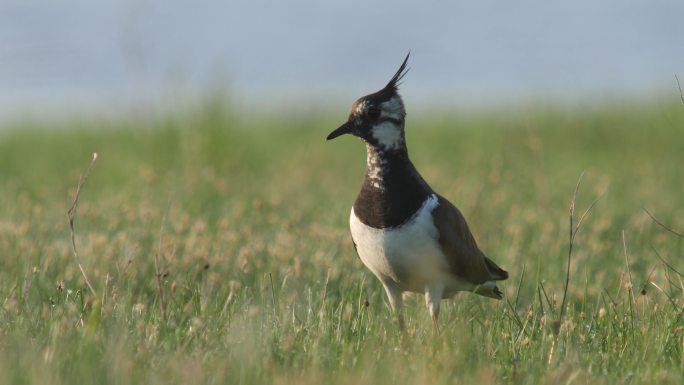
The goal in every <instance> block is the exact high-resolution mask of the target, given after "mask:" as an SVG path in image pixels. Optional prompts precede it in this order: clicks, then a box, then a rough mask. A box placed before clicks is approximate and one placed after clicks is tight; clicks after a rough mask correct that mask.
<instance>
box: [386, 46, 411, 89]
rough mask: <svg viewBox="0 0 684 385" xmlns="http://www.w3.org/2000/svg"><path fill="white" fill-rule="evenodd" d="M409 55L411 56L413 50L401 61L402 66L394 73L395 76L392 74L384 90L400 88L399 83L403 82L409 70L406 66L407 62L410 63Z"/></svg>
mask: <svg viewBox="0 0 684 385" xmlns="http://www.w3.org/2000/svg"><path fill="white" fill-rule="evenodd" d="M409 56H411V51H409V53H408V54H406V58H405V59H404V62H403V63H401V67H399V69H398V70H397V72H396V73H395V74H394V76H392V79H391V80H390V81H389V83H387V85H386V86H385V88H384V91H390V92H397V90H399V85H400V84H401V79H402V78H403V77H404V75H406V73H407V72H408V68H406V64H407V63H408V59H409Z"/></svg>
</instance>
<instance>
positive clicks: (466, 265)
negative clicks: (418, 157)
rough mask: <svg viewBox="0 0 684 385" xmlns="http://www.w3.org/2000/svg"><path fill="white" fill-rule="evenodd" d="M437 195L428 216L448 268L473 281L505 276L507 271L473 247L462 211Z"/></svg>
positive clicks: (484, 280) (498, 278) (473, 241)
mask: <svg viewBox="0 0 684 385" xmlns="http://www.w3.org/2000/svg"><path fill="white" fill-rule="evenodd" d="M437 197H438V199H439V205H437V207H435V209H434V210H433V211H432V216H433V219H434V222H435V226H436V227H437V231H438V233H439V239H438V241H439V245H440V247H441V248H442V252H443V253H444V255H445V256H446V258H447V262H448V263H449V268H450V270H451V272H452V273H453V274H455V275H457V276H459V277H461V278H463V279H465V280H466V281H468V282H470V283H472V284H475V285H479V284H482V283H484V282H487V281H491V280H504V279H506V278H508V272H506V271H505V270H503V269H502V268H500V267H499V266H497V265H496V263H494V262H493V261H492V260H491V259H489V258H487V256H486V255H484V253H483V252H482V251H480V249H479V247H477V243H476V242H475V238H474V237H473V234H472V233H471V232H470V229H469V228H468V224H467V223H466V221H465V218H463V214H461V212H460V211H459V210H458V209H457V208H456V207H455V206H454V205H453V204H451V202H449V201H448V200H446V199H444V198H443V197H442V196H439V195H438V196H437Z"/></svg>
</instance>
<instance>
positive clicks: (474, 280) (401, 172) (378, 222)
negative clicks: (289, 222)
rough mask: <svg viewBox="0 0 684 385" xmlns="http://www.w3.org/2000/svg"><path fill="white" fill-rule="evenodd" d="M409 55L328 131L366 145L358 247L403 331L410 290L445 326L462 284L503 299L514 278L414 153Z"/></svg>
mask: <svg viewBox="0 0 684 385" xmlns="http://www.w3.org/2000/svg"><path fill="white" fill-rule="evenodd" d="M409 55H410V53H409ZM409 55H406V59H404V62H403V63H402V64H401V67H399V70H398V71H397V72H396V73H395V74H394V76H393V77H392V79H391V80H390V81H389V83H387V85H386V86H385V87H384V88H383V89H381V90H380V91H378V92H376V93H373V94H370V95H366V96H364V97H362V98H360V99H358V100H357V101H356V102H354V104H353V105H352V109H351V113H350V114H349V119H348V120H347V122H345V123H344V124H343V125H341V126H340V127H339V128H337V129H336V130H334V131H333V132H331V133H330V134H329V135H328V137H327V140H330V139H334V138H337V137H338V136H340V135H343V134H352V135H354V136H356V137H359V138H361V140H363V141H364V142H365V144H366V174H365V176H364V179H363V185H362V186H361V191H360V192H359V195H358V196H357V197H356V201H355V202H354V205H353V206H352V209H351V215H350V217H349V227H350V228H351V236H352V241H353V243H354V248H355V249H356V252H357V253H358V255H359V257H360V258H361V261H362V262H363V264H364V265H366V267H367V268H368V269H369V270H370V271H371V272H373V274H374V275H375V276H376V277H377V278H378V279H379V280H380V282H381V283H382V285H383V286H384V288H385V292H386V293H387V297H389V302H390V305H391V307H392V309H393V310H394V312H395V313H396V314H397V317H398V321H399V327H400V328H401V329H402V330H403V329H404V317H403V311H402V308H403V299H402V293H404V292H415V293H423V294H424V295H425V303H426V305H427V308H428V311H429V312H430V317H431V318H432V320H433V321H434V322H435V325H437V318H438V316H439V305H440V301H441V300H442V299H444V298H451V297H453V296H455V295H456V293H457V292H459V291H472V292H475V293H477V294H480V295H483V296H485V297H490V298H496V299H501V298H502V293H501V291H500V290H499V289H498V288H497V287H496V281H499V280H505V279H506V278H508V273H507V272H506V271H505V270H503V269H501V268H500V267H499V266H497V265H496V263H494V262H493V261H492V260H491V259H489V258H487V256H486V255H485V254H484V253H483V252H482V251H481V250H480V248H479V247H478V246H477V243H476V242H475V238H474V237H473V235H472V233H471V232H470V229H469V228H468V224H467V223H466V221H465V218H464V217H463V215H462V214H461V212H460V211H459V210H458V209H457V208H456V207H455V206H454V205H453V204H451V202H449V201H448V200H446V199H445V198H444V197H442V196H440V195H439V194H437V193H436V192H435V191H434V190H433V189H432V188H431V187H430V186H429V185H428V184H427V182H425V180H424V179H423V177H421V175H420V174H419V173H418V171H417V170H416V168H415V166H414V165H413V163H411V160H410V159H409V156H408V150H407V148H406V138H405V135H404V125H405V117H406V111H405V110H404V103H403V101H402V99H401V96H399V93H398V86H399V82H400V81H401V79H402V78H403V77H404V75H405V74H406V72H407V68H406V63H407V62H408V58H409Z"/></svg>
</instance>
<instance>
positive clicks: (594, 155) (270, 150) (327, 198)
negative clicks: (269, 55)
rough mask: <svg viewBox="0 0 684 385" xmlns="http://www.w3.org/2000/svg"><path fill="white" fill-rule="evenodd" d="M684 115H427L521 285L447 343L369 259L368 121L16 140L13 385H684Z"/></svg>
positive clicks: (2, 180)
mask: <svg viewBox="0 0 684 385" xmlns="http://www.w3.org/2000/svg"><path fill="white" fill-rule="evenodd" d="M675 102H677V101H676V100H675V101H668V102H664V103H656V102H653V103H647V104H637V103H634V104H617V103H616V104H613V105H611V104H605V105H598V106H596V105H589V104H587V105H584V106H581V107H580V106H576V107H574V108H572V109H563V108H553V107H550V106H543V105H536V106H530V107H519V108H511V109H508V110H504V111H498V112H493V111H492V112H480V113H469V114H455V113H447V112H440V113H437V112H431V113H427V112H422V113H421V112H415V115H414V112H413V111H409V114H410V115H409V116H408V122H407V142H408V147H409V152H410V154H411V157H412V160H413V161H414V163H415V164H416V166H417V167H418V169H419V170H420V171H421V172H422V174H423V175H424V177H425V178H426V179H427V180H428V182H430V183H431V184H432V186H433V187H434V188H435V189H436V190H437V191H438V192H440V193H441V194H442V195H444V196H446V197H447V198H449V199H450V200H451V201H452V202H454V203H455V204H456V205H457V206H459V207H460V208H461V210H462V211H463V213H464V215H465V216H466V218H467V219H468V221H469V223H470V225H471V228H472V230H473V232H474V234H475V236H476V238H477V239H478V241H479V243H480V246H481V247H482V249H483V250H484V251H485V252H486V253H487V254H488V255H489V256H490V257H492V258H493V259H494V260H495V261H496V262H497V263H498V264H499V265H500V266H502V267H503V268H505V269H506V270H508V271H509V273H510V277H511V278H510V279H509V280H508V281H506V282H505V283H504V285H503V286H502V287H501V289H502V290H503V291H504V293H505V299H504V300H502V301H494V300H490V299H487V298H483V297H479V296H476V295H472V294H470V293H461V294H459V295H458V296H457V297H456V298H455V299H453V300H449V301H445V302H443V303H442V313H441V317H440V327H441V331H440V333H438V334H437V333H435V331H434V328H433V325H432V323H431V321H430V319H429V316H428V314H427V311H426V309H425V305H424V301H423V298H422V297H420V296H409V297H408V298H407V299H406V303H407V314H406V317H407V318H406V319H407V331H406V333H405V334H403V335H402V334H401V333H400V332H399V330H398V327H397V324H396V321H395V318H394V316H393V315H392V314H391V313H390V310H389V306H388V303H387V300H386V298H385V296H384V293H383V291H382V287H381V286H380V284H379V283H378V282H377V281H376V279H375V278H374V277H373V276H372V275H371V273H370V272H368V271H367V270H366V269H365V268H364V267H363V265H362V264H361V262H360V261H359V260H358V257H357V256H356V254H355V252H354V249H353V246H352V243H351V240H350V237H349V231H348V225H347V223H348V215H349V209H350V207H351V204H352V202H353V200H354V198H355V196H356V193H357V191H358V188H359V187H360V184H361V181H362V176H363V169H364V166H365V149H364V147H363V145H362V144H361V143H360V142H359V141H358V140H356V139H355V138H351V137H345V138H340V139H338V140H335V141H333V142H326V141H325V136H326V135H327V134H328V133H329V132H330V131H331V130H332V129H334V128H336V127H337V126H338V125H339V124H340V123H341V122H342V121H343V120H344V119H345V118H346V112H347V111H346V110H340V111H339V113H327V112H325V113H324V112H321V113H315V114H313V115H311V116H288V117H287V118H278V117H276V116H269V115H265V116H259V117H254V116H248V114H243V113H240V112H239V111H236V110H235V109H234V108H232V107H231V106H230V103H224V102H222V101H215V102H207V103H206V105H205V106H203V107H201V108H198V109H197V110H195V111H192V112H187V113H167V114H157V115H154V116H150V115H146V114H144V113H139V114H131V115H130V116H124V117H120V118H118V119H113V118H107V119H97V118H96V117H93V116H90V117H83V118H70V119H64V120H60V121H57V122H51V123H47V122H42V123H21V122H17V123H6V124H4V126H3V127H2V129H0V302H1V303H2V306H1V307H0V383H3V384H70V385H72V384H92V383H101V384H131V383H145V384H266V383H273V384H290V383H297V384H321V383H325V384H349V383H355V384H390V383H414V384H452V383H462V384H469V383H478V384H493V383H501V384H581V383H592V384H625V383H627V384H652V383H658V384H679V383H681V379H682V378H683V376H684V320H683V319H682V313H683V312H684V282H683V281H682V273H684V260H682V256H683V255H684V239H682V238H683V237H684V236H683V235H682V234H683V233H684V201H683V197H684V182H683V181H682V180H683V177H684V168H683V166H684V162H683V161H684V106H683V105H681V104H678V103H675ZM93 153H97V154H98V158H97V160H96V161H95V163H94V164H93V166H92V169H91V170H90V173H89V174H88V175H87V179H85V184H84V185H83V186H82V189H81V190H80V192H79V195H78V197H79V202H78V206H77V211H76V212H75V214H76V215H75V218H74V219H75V221H74V232H73V235H74V241H75V242H74V245H75V246H76V249H77V252H78V257H75V256H74V249H73V247H72V242H71V234H72V233H71V231H70V227H69V220H68V216H67V211H68V210H69V208H70V207H71V206H72V203H73V201H74V199H75V196H76V189H77V186H78V184H79V179H80V178H81V177H82V176H85V175H86V170H88V167H89V165H90V164H91V159H92V154H93ZM578 181H579V183H578ZM575 191H576V194H575ZM573 196H574V198H573ZM571 205H572V206H574V212H573V213H572V222H571V218H570V207H571ZM571 226H572V227H571ZM571 234H574V237H573V238H572V250H571V252H569V247H570V245H571ZM569 255H570V257H571V259H570V265H569V269H567V265H566V264H567V262H568V256H569ZM79 263H80V264H81V265H82V267H83V273H85V274H83V273H82V272H81V270H80V269H79ZM566 274H569V284H568V285H567V293H566V290H565V289H566V278H567V275H566ZM84 276H85V277H87V278H88V282H89V283H90V286H91V287H89V285H88V283H87V282H86V280H85V278H84ZM563 304H564V306H563Z"/></svg>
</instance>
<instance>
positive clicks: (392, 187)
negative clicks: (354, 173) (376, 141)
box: [354, 144, 433, 229]
mask: <svg viewBox="0 0 684 385" xmlns="http://www.w3.org/2000/svg"><path fill="white" fill-rule="evenodd" d="M366 151H367V156H368V165H367V166H366V174H365V176H364V180H363V185H362V186H361V191H360V192H359V195H358V196H357V197H356V201H355V202H354V213H355V214H356V216H357V217H358V218H359V220H360V221H361V222H362V223H364V224H365V225H367V226H370V227H374V228H377V229H384V228H390V227H398V226H400V225H402V224H403V223H405V222H406V221H408V220H409V219H410V218H411V217H413V215H414V214H415V213H416V211H417V210H418V209H419V208H420V207H421V206H422V204H423V202H424V201H425V199H427V198H428V196H430V194H432V193H433V191H432V189H431V188H430V186H428V184H427V183H426V182H425V180H424V179H423V178H422V177H421V176H420V174H418V171H417V170H416V168H415V167H414V166H413V164H412V163H411V161H410V160H409V158H408V152H407V150H406V147H405V146H402V148H400V149H398V150H381V149H379V148H378V147H376V146H373V145H371V144H367V145H366Z"/></svg>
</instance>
